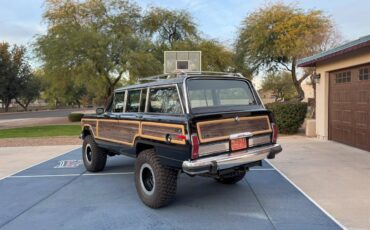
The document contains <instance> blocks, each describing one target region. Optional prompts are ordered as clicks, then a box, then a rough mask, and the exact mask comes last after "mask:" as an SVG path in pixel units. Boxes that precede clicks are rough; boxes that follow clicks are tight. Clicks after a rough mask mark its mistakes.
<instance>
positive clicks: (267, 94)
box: [258, 81, 314, 104]
mask: <svg viewBox="0 0 370 230" xmlns="http://www.w3.org/2000/svg"><path fill="white" fill-rule="evenodd" d="M301 87H302V89H303V91H304V99H303V101H304V102H308V99H309V98H314V91H313V87H312V85H311V84H310V82H309V81H303V82H302V84H301ZM258 93H259V95H260V97H261V100H262V102H263V104H268V103H273V102H275V96H274V94H273V91H272V90H267V91H264V90H262V89H260V90H258Z"/></svg>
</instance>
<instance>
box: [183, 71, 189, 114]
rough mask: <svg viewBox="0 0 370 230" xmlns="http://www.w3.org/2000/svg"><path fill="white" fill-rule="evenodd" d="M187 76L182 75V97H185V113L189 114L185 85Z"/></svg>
mask: <svg viewBox="0 0 370 230" xmlns="http://www.w3.org/2000/svg"><path fill="white" fill-rule="evenodd" d="M187 79H188V77H184V79H183V82H182V84H183V89H182V90H183V94H184V99H185V109H186V113H187V114H189V99H188V88H187V86H186V81H187Z"/></svg>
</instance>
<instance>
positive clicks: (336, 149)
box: [270, 136, 370, 229]
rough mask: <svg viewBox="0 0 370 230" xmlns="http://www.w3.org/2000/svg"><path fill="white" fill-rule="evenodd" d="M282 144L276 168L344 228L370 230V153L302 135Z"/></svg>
mask: <svg viewBox="0 0 370 230" xmlns="http://www.w3.org/2000/svg"><path fill="white" fill-rule="evenodd" d="M369 141H370V140H369ZM279 142H280V143H281V144H282V146H283V149H284V150H283V152H282V154H280V155H279V156H278V157H277V158H276V159H274V160H271V161H270V162H271V163H272V164H273V165H275V166H276V167H277V168H278V169H280V171H282V172H283V173H284V174H285V175H286V176H287V177H288V178H289V179H291V180H292V181H293V182H294V183H295V184H296V185H297V186H298V187H299V188H301V189H302V190H303V191H304V192H305V193H306V194H308V195H309V196H310V197H311V198H313V200H315V201H316V202H317V203H318V204H319V205H320V206H321V207H323V208H324V209H325V210H326V211H328V212H329V213H330V214H331V215H333V216H334V217H335V218H336V219H337V220H339V222H340V223H342V224H344V226H346V227H348V228H350V229H370V218H369V217H370V196H369V195H370V152H367V151H363V150H360V149H356V148H353V147H350V146H347V145H343V144H340V143H337V142H333V141H321V140H318V139H316V138H306V137H303V136H289V137H282V138H280V139H279Z"/></svg>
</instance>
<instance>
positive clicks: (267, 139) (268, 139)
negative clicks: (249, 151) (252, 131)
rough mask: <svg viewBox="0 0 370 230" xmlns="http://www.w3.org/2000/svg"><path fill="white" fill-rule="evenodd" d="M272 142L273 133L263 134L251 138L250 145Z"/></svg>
mask: <svg viewBox="0 0 370 230" xmlns="http://www.w3.org/2000/svg"><path fill="white" fill-rule="evenodd" d="M268 143H271V135H263V136H257V137H251V138H249V143H248V146H249V147H253V146H256V145H263V144H268Z"/></svg>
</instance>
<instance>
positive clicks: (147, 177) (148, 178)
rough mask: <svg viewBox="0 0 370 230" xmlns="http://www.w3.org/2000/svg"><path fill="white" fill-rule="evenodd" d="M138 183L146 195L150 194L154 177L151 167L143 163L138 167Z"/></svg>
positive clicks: (153, 184)
mask: <svg viewBox="0 0 370 230" xmlns="http://www.w3.org/2000/svg"><path fill="white" fill-rule="evenodd" d="M140 184H141V187H142V189H143V191H144V192H145V194H147V195H149V196H150V195H152V194H153V193H154V190H155V177H154V172H153V169H152V167H151V166H150V165H149V164H148V163H144V164H143V165H142V166H141V168H140Z"/></svg>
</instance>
